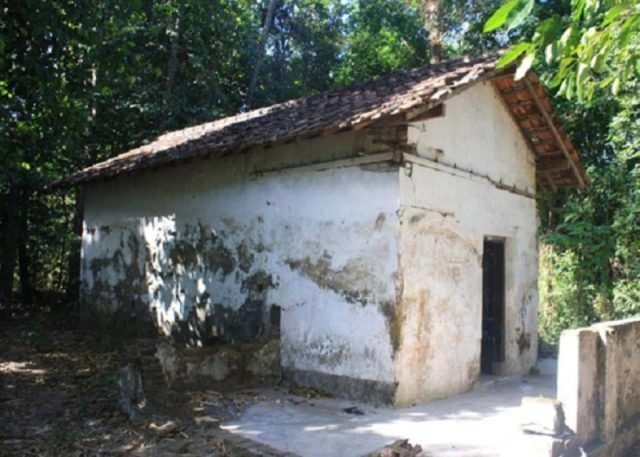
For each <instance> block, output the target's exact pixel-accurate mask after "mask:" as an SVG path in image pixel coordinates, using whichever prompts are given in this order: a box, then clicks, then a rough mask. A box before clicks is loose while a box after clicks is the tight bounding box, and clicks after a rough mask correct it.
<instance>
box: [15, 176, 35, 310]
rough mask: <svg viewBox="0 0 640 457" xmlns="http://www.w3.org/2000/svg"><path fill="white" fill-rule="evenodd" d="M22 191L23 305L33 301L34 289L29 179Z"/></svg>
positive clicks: (20, 265)
mask: <svg viewBox="0 0 640 457" xmlns="http://www.w3.org/2000/svg"><path fill="white" fill-rule="evenodd" d="M23 183H24V184H23V186H22V191H21V192H20V221H19V225H18V229H19V235H18V274H19V277H20V299H21V301H22V304H23V305H31V304H32V303H33V289H32V287H31V271H30V268H29V267H30V259H29V257H30V256H29V250H28V248H27V243H28V242H29V207H30V205H29V203H30V197H31V189H30V187H29V186H28V185H27V179H26V178H25V179H24V181H23Z"/></svg>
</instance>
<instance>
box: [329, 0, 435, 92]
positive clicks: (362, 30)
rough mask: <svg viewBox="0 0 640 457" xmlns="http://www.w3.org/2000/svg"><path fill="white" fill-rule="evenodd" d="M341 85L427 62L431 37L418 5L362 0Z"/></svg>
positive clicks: (397, 0)
mask: <svg viewBox="0 0 640 457" xmlns="http://www.w3.org/2000/svg"><path fill="white" fill-rule="evenodd" d="M351 21H352V22H351V30H350V33H349V37H348V40H347V46H346V50H345V54H346V55H345V57H344V60H343V62H342V64H341V65H340V67H339V68H338V70H337V77H336V80H337V82H338V83H339V84H341V85H346V84H352V83H354V82H359V81H363V80H367V79H371V78H375V77H378V76H381V75H383V74H385V73H389V72H391V71H393V70H397V69H399V68H411V67H415V66H419V65H424V64H425V63H427V62H428V38H427V34H426V31H425V30H424V28H423V26H422V18H421V16H420V10H419V8H418V7H417V6H415V5H411V4H410V3H409V2H405V1H402V0H391V1H388V0H361V1H359V2H358V3H357V4H356V6H355V10H354V11H353V14H352V17H351Z"/></svg>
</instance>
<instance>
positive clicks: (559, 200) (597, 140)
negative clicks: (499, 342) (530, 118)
mask: <svg viewBox="0 0 640 457" xmlns="http://www.w3.org/2000/svg"><path fill="white" fill-rule="evenodd" d="M560 109H562V110H568V109H571V110H572V112H571V113H566V114H565V117H566V118H567V119H568V122H567V127H568V128H569V129H570V131H571V137H572V138H575V143H576V146H577V147H578V150H580V151H582V152H583V154H582V155H583V160H584V161H585V162H586V163H587V164H588V173H589V176H590V177H591V181H592V182H591V185H590V186H589V187H587V188H585V189H579V190H569V191H565V192H563V193H560V194H556V195H545V196H543V198H541V200H540V208H541V231H542V240H541V241H542V249H541V264H540V267H541V268H540V269H541V277H540V324H541V325H540V331H541V337H542V340H543V341H545V342H546V343H548V344H550V345H554V344H556V343H557V340H558V338H559V334H560V332H561V331H562V330H563V329H565V328H569V327H576V326H581V325H587V324H590V323H592V322H596V321H602V320H610V319H618V318H624V317H629V316H634V315H638V314H640V293H639V292H638V291H640V288H639V287H640V241H639V240H640V236H639V233H640V232H639V229H638V227H640V225H639V224H640V160H638V159H639V158H640V122H639V121H638V114H639V113H640V98H639V97H638V96H637V95H632V96H627V97H623V98H618V99H605V98H598V99H595V100H593V101H592V103H591V104H590V105H589V106H584V105H576V104H575V103H574V102H565V103H564V105H563V104H561V105H560Z"/></svg>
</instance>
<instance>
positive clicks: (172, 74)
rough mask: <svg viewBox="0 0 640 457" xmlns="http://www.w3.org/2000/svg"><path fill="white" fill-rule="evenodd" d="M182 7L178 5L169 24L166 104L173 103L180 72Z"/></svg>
mask: <svg viewBox="0 0 640 457" xmlns="http://www.w3.org/2000/svg"><path fill="white" fill-rule="evenodd" d="M180 16H181V7H180V6H178V10H177V11H176V12H175V18H173V20H172V21H171V23H170V24H169V26H168V29H169V41H170V43H171V47H170V52H169V61H168V62H167V85H166V88H165V94H164V103H165V106H167V107H168V106H169V104H170V103H171V97H172V95H173V85H174V83H175V79H176V74H177V72H178V51H179V50H180V39H181V23H180Z"/></svg>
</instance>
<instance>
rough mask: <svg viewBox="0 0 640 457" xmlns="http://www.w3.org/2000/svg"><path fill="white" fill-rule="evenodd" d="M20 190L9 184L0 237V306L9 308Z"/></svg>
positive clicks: (16, 242)
mask: <svg viewBox="0 0 640 457" xmlns="http://www.w3.org/2000/svg"><path fill="white" fill-rule="evenodd" d="M19 199H20V189H19V187H18V185H17V183H16V182H11V183H10V184H9V190H8V191H7V193H6V194H5V200H6V202H5V208H6V214H5V217H4V221H5V226H4V230H3V232H4V233H3V234H2V235H3V236H2V240H3V241H2V259H1V263H0V306H2V307H3V308H9V307H11V305H12V304H13V275H14V272H15V268H16V257H17V252H18V224H17V221H18V216H19V212H20V205H19V203H20V201H19Z"/></svg>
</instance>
